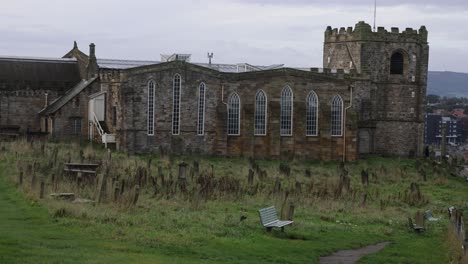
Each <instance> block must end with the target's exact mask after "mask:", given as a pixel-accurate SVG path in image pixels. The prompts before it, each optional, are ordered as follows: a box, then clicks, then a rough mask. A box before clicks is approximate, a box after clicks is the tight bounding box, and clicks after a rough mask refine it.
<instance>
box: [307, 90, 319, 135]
mask: <svg viewBox="0 0 468 264" xmlns="http://www.w3.org/2000/svg"><path fill="white" fill-rule="evenodd" d="M306 100H307V101H306V135H307V136H317V134H318V133H317V132H318V97H317V94H316V93H315V92H314V91H311V92H310V93H309V95H307V99H306Z"/></svg>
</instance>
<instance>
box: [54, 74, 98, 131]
mask: <svg viewBox="0 0 468 264" xmlns="http://www.w3.org/2000/svg"><path fill="white" fill-rule="evenodd" d="M99 91H100V85H99V83H93V84H91V85H90V86H88V87H87V88H86V89H84V90H83V91H82V92H81V93H80V94H79V95H77V96H75V97H74V98H73V99H71V100H70V101H68V102H67V103H66V104H65V105H64V106H63V107H62V108H60V109H59V110H57V112H55V113H54V114H52V115H51V119H52V126H53V128H52V131H51V136H52V137H54V138H60V139H65V138H72V137H73V138H82V139H88V138H89V122H88V120H89V116H88V102H89V96H90V95H92V94H94V93H97V92H99ZM73 119H81V132H80V133H79V134H75V133H73V130H72V120H73Z"/></svg>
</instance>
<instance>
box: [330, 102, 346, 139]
mask: <svg viewBox="0 0 468 264" xmlns="http://www.w3.org/2000/svg"><path fill="white" fill-rule="evenodd" d="M335 99H339V100H340V103H341V107H340V114H341V116H340V134H339V135H338V134H333V133H334V128H333V126H334V124H333V121H334V117H333V108H334V106H335V105H334V103H335ZM343 111H344V101H343V98H342V97H341V96H340V95H335V96H333V98H332V103H331V118H330V125H331V126H330V135H331V136H332V137H342V136H343V125H344V124H343V118H344V112H343Z"/></svg>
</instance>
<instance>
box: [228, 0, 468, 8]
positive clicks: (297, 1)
mask: <svg viewBox="0 0 468 264" xmlns="http://www.w3.org/2000/svg"><path fill="white" fill-rule="evenodd" d="M235 1H237V2H241V3H250V4H264V5H291V4H293V5H319V6H325V5H327V6H330V5H335V6H350V5H359V6H374V1H373V0H347V1H343V0H288V1H284V0H235ZM377 4H378V6H396V5H417V6H427V5H434V6H443V7H460V6H462V7H468V1H466V0H446V1H440V0H412V1H404V0H386V1H382V0H378V1H377Z"/></svg>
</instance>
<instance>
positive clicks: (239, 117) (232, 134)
mask: <svg viewBox="0 0 468 264" xmlns="http://www.w3.org/2000/svg"><path fill="white" fill-rule="evenodd" d="M234 97H236V98H237V100H238V101H239V107H238V109H237V133H231V132H230V129H229V128H230V123H231V122H230V119H229V111H230V108H231V100H232V99H233V98H234ZM227 110H228V111H227V134H228V136H240V128H241V115H240V114H241V100H240V96H239V95H238V94H237V93H232V94H231V95H230V96H229V99H228V105H227Z"/></svg>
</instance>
